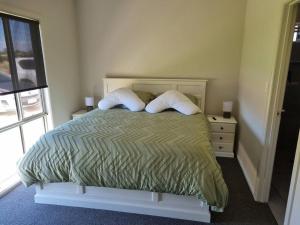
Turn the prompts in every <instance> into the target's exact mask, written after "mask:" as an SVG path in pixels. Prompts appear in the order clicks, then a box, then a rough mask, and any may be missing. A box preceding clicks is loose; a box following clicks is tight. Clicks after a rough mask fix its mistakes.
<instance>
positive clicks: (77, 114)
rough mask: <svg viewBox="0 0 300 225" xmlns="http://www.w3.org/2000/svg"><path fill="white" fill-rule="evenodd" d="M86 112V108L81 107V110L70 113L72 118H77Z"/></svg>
mask: <svg viewBox="0 0 300 225" xmlns="http://www.w3.org/2000/svg"><path fill="white" fill-rule="evenodd" d="M86 113H87V111H86V109H81V110H79V111H77V112H74V113H73V114H72V119H73V120H75V119H78V118H80V117H82V116H83V115H84V114H86Z"/></svg>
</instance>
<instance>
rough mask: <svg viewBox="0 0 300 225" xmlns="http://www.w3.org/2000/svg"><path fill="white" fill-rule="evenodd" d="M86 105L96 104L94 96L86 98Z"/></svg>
mask: <svg viewBox="0 0 300 225" xmlns="http://www.w3.org/2000/svg"><path fill="white" fill-rule="evenodd" d="M84 102H85V106H94V97H85V98H84Z"/></svg>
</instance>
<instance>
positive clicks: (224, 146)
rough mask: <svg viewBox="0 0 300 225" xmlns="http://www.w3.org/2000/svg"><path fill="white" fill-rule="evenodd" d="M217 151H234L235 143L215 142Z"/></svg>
mask: <svg viewBox="0 0 300 225" xmlns="http://www.w3.org/2000/svg"><path fill="white" fill-rule="evenodd" d="M213 146H214V149H215V151H216V152H233V143H217V142H213Z"/></svg>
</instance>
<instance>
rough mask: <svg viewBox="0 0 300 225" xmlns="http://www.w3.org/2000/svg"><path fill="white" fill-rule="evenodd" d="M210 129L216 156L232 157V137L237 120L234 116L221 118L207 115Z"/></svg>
mask: <svg viewBox="0 0 300 225" xmlns="http://www.w3.org/2000/svg"><path fill="white" fill-rule="evenodd" d="M207 119H208V121H209V123H210V127H211V131H212V144H213V146H214V149H215V153H216V156H219V157H230V158H233V157H234V152H233V150H234V137H235V129H236V125H237V121H236V120H235V119H234V117H231V118H228V119H227V118H223V117H222V116H215V115H208V116H207Z"/></svg>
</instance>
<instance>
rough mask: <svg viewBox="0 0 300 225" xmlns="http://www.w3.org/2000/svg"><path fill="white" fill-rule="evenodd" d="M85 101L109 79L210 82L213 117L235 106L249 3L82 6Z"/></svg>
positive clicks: (88, 1) (119, 0)
mask: <svg viewBox="0 0 300 225" xmlns="http://www.w3.org/2000/svg"><path fill="white" fill-rule="evenodd" d="M76 8H77V15H78V26H79V34H80V66H81V69H80V74H81V84H82V85H81V87H82V97H83V96H85V95H96V96H101V95H102V91H103V90H102V78H103V77H105V76H106V75H109V74H115V75H123V76H128V75H131V76H139V77H156V78H157V77H186V78H205V79H209V83H208V96H207V112H208V113H221V109H222V108H221V103H222V101H223V100H230V99H232V100H235V99H236V96H237V89H238V87H237V85H238V76H239V68H240V57H241V46H242V37H243V24H244V10H245V1H244V0H227V1H221V0H185V1H182V0H163V1H162V0H151V1H149V0H110V1H107V0H77V1H76Z"/></svg>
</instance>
